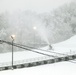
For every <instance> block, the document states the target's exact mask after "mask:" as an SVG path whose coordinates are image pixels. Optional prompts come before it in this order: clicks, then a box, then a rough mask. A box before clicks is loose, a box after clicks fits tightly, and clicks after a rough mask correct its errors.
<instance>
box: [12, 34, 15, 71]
mask: <svg viewBox="0 0 76 75" xmlns="http://www.w3.org/2000/svg"><path fill="white" fill-rule="evenodd" d="M11 38H12V70H13V43H14V39H15V35H11Z"/></svg>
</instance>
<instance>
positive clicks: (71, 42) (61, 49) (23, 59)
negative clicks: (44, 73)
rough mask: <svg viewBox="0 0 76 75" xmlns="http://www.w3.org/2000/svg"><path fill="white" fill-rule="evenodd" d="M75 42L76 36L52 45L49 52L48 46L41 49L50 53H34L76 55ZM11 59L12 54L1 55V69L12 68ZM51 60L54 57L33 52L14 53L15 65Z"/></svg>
mask: <svg viewBox="0 0 76 75" xmlns="http://www.w3.org/2000/svg"><path fill="white" fill-rule="evenodd" d="M75 41H76V35H75V36H73V37H71V38H70V39H68V40H66V41H63V42H60V43H57V44H53V45H52V46H53V50H48V46H47V47H44V48H41V49H43V50H46V51H48V52H45V51H41V50H36V49H34V51H38V52H41V53H45V54H49V55H53V56H63V55H60V54H55V53H52V52H57V53H63V54H65V55H66V54H75V53H76V42H75ZM11 58H12V53H11V52H9V53H3V54H0V67H1V66H7V65H9V66H10V65H11V61H12V59H11ZM51 58H53V57H49V56H45V55H41V54H38V53H34V52H31V51H21V52H14V64H21V63H28V62H33V61H41V60H46V59H51Z"/></svg>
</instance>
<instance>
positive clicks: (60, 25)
mask: <svg viewBox="0 0 76 75" xmlns="http://www.w3.org/2000/svg"><path fill="white" fill-rule="evenodd" d="M75 20H76V3H74V2H71V3H69V4H65V5H63V6H61V7H59V8H57V9H55V10H54V11H52V12H49V13H43V14H37V13H36V12H31V11H24V12H23V11H22V12H21V11H20V12H15V13H12V14H10V13H8V12H5V13H2V14H0V39H3V40H7V41H10V42H11V38H10V35H12V34H15V35H16V38H15V42H16V43H20V44H23V45H28V46H32V47H42V46H45V45H48V44H54V43H58V42H61V41H64V40H67V39H69V38H70V37H72V36H73V35H75V34H76V21H75ZM33 27H36V28H37V29H36V30H34V29H33ZM7 50H8V51H10V50H11V46H9V45H6V44H3V45H1V46H0V52H7ZM16 50H19V49H18V48H16Z"/></svg>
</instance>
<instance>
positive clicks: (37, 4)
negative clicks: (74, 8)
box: [0, 0, 73, 13]
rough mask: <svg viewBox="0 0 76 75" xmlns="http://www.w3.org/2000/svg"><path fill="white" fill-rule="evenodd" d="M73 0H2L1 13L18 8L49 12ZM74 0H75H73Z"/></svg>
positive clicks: (0, 0)
mask: <svg viewBox="0 0 76 75" xmlns="http://www.w3.org/2000/svg"><path fill="white" fill-rule="evenodd" d="M70 1H71V0H0V13H1V12H5V11H9V12H13V11H16V10H32V11H35V12H37V13H43V12H49V11H50V10H52V9H54V8H57V7H58V6H60V5H62V4H64V3H68V2H70ZM72 1H73V0H72Z"/></svg>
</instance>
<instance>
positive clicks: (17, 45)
mask: <svg viewBox="0 0 76 75" xmlns="http://www.w3.org/2000/svg"><path fill="white" fill-rule="evenodd" d="M1 42H4V43H7V44H9V45H12V43H11V42H7V41H4V40H1ZM14 46H16V47H19V48H22V49H25V50H28V51H32V52H35V53H38V54H42V55H46V56H50V57H54V58H58V56H53V55H49V54H45V53H41V52H37V51H34V50H31V49H29V48H34V47H29V46H25V45H21V44H17V43H14ZM21 46H22V47H21ZM25 47H28V48H25ZM34 49H37V50H42V51H46V50H43V49H38V48H34ZM46 52H50V51H46ZM50 53H56V54H60V55H66V54H62V53H57V52H50ZM67 56H68V55H67ZM69 62H71V63H75V62H72V61H69Z"/></svg>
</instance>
